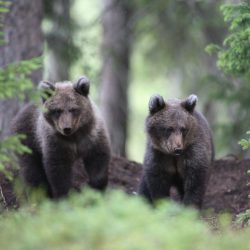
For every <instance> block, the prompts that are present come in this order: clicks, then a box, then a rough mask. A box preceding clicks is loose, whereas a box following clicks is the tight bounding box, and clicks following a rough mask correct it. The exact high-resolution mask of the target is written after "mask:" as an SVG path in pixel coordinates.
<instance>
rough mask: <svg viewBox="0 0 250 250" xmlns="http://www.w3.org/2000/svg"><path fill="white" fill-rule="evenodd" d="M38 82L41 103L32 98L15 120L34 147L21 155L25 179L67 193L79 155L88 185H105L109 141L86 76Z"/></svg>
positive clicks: (56, 192)
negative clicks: (30, 152) (90, 93)
mask: <svg viewBox="0 0 250 250" xmlns="http://www.w3.org/2000/svg"><path fill="white" fill-rule="evenodd" d="M39 88H40V89H41V90H42V92H43V105H42V107H40V108H39V107H37V106H35V105H33V104H29V105H27V106H26V107H24V109H23V110H21V112H20V113H19V114H18V115H17V117H16V118H15V119H14V121H13V133H22V134H25V135H26V139H25V140H24V144H25V145H27V146H28V147H30V148H31V149H32V154H24V155H20V156H19V160H20V167H21V171H20V173H21V176H22V178H23V181H24V183H25V184H27V185H28V186H32V187H38V186H43V187H46V190H47V191H48V194H49V195H50V196H52V197H54V198H59V197H61V196H64V195H66V194H67V193H68V192H69V190H70V189H71V188H72V187H73V183H72V180H73V169H74V165H75V164H76V163H77V162H79V160H80V161H82V163H83V164H84V166H85V170H86V172H87V174H88V179H89V185H90V186H91V187H93V188H96V189H100V190H103V189H105V188H106V186H107V181H108V165H109V159H110V146H109V140H108V136H107V132H106V129H105V126H104V122H103V120H102V118H101V117H100V115H99V113H98V110H97V107H96V106H95V104H94V103H93V102H92V101H91V100H90V99H89V97H88V92H89V81H88V79H87V78H85V77H82V78H80V79H79V80H78V82H77V83H75V84H72V83H71V82H59V83H56V84H55V85H54V84H51V83H49V82H42V83H41V84H40V85H39ZM78 165H79V163H78Z"/></svg>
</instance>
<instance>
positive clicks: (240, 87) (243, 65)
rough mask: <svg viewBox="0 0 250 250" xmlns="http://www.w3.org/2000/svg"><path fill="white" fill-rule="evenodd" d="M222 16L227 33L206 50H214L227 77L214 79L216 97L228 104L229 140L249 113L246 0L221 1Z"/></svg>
mask: <svg viewBox="0 0 250 250" xmlns="http://www.w3.org/2000/svg"><path fill="white" fill-rule="evenodd" d="M221 11H222V13H223V16H224V20H225V21H226V22H227V23H229V34H228V36H227V37H226V38H225V40H224V42H223V45H222V46H218V45H210V46H208V47H207V49H206V50H207V52H209V53H212V52H215V53H216V54H217V57H218V60H217V66H218V67H219V68H220V69H221V70H223V71H224V73H225V74H226V75H227V77H225V78H224V80H221V81H218V84H217V88H216V89H217V97H218V98H219V99H220V100H224V101H225V102H226V103H227V104H228V107H229V111H230V112H229V113H230V114H229V116H231V117H232V125H231V123H230V122H228V123H229V126H225V127H224V130H225V131H226V130H227V131H228V134H230V135H231V136H230V140H232V137H233V136H235V137H237V138H239V136H242V133H243V131H246V130H247V129H248V125H249V124H248V121H249V117H250V99H249V92H250V84H249V82H250V43H249V40H250V3H247V2H242V3H239V4H227V5H222V7H221Z"/></svg>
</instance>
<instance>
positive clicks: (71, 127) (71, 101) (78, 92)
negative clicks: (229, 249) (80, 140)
mask: <svg viewBox="0 0 250 250" xmlns="http://www.w3.org/2000/svg"><path fill="white" fill-rule="evenodd" d="M89 86H90V82H89V80H88V78H87V77H85V76H82V77H80V78H79V79H78V81H77V82H75V83H72V82H57V83H55V84H53V83H50V82H48V81H42V82H40V84H39V89H40V90H41V92H42V102H43V116H44V118H45V120H46V121H47V122H48V123H49V124H50V125H51V126H52V127H53V128H54V129H55V130H56V131H57V132H59V133H60V134H61V135H63V136H71V135H73V134H74V133H76V132H77V131H78V130H79V129H81V130H86V129H87V128H89V127H90V126H91V124H92V122H93V110H92V105H91V101H90V100H89V98H88V94H89Z"/></svg>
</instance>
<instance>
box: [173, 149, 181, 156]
mask: <svg viewBox="0 0 250 250" xmlns="http://www.w3.org/2000/svg"><path fill="white" fill-rule="evenodd" d="M182 153H183V149H181V148H175V149H174V154H175V155H177V156H178V155H181V154H182Z"/></svg>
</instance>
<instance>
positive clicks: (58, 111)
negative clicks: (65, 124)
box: [51, 109, 62, 117]
mask: <svg viewBox="0 0 250 250" xmlns="http://www.w3.org/2000/svg"><path fill="white" fill-rule="evenodd" d="M61 113H62V110H61V109H53V110H51V114H52V115H53V116H55V117H59V116H60V114H61Z"/></svg>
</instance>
